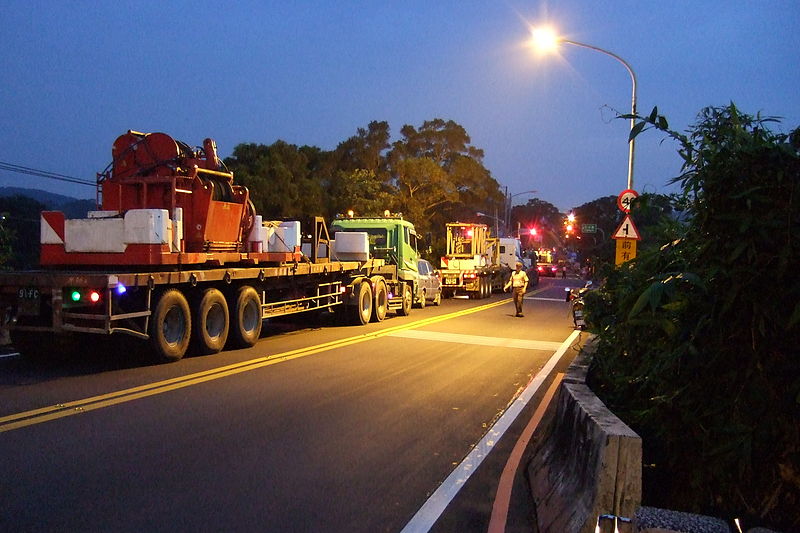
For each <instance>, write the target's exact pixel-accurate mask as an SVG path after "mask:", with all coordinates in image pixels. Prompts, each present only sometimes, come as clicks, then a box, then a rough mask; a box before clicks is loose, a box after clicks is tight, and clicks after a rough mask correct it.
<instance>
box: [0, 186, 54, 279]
mask: <svg viewBox="0 0 800 533" xmlns="http://www.w3.org/2000/svg"><path fill="white" fill-rule="evenodd" d="M44 209H45V206H44V205H42V204H41V203H39V202H37V201H36V200H33V199H32V198H28V197H27V196H20V195H15V196H7V197H0V265H3V266H5V267H6V268H10V269H12V270H26V269H30V268H33V267H35V266H37V265H38V264H39V224H40V213H41V212H42V210H44Z"/></svg>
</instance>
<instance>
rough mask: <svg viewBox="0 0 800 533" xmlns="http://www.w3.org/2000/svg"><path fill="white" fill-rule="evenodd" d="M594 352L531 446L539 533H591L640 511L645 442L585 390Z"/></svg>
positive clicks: (582, 358)
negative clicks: (601, 520)
mask: <svg viewBox="0 0 800 533" xmlns="http://www.w3.org/2000/svg"><path fill="white" fill-rule="evenodd" d="M593 347H594V344H593V342H591V341H590V342H588V343H586V345H585V346H584V349H583V350H582V352H581V354H579V355H578V357H577V358H576V360H575V361H574V362H573V364H572V365H571V366H570V368H569V370H568V371H567V375H566V376H565V378H564V381H563V382H562V384H561V387H560V389H559V393H558V395H557V398H556V400H555V401H554V402H553V403H552V404H551V405H550V407H549V411H550V413H549V416H548V419H547V420H546V422H545V425H544V427H543V428H542V430H541V431H540V434H539V435H537V436H536V437H535V440H534V442H533V444H532V448H531V453H532V455H531V460H530V462H529V463H528V467H527V473H528V479H529V482H530V486H531V494H532V497H533V500H534V503H535V506H536V515H537V521H538V526H539V531H541V532H550V531H559V532H581V533H583V532H585V533H593V532H594V531H595V527H596V526H597V523H598V517H600V516H601V515H614V516H619V517H626V518H630V519H632V518H633V517H634V514H635V513H636V510H637V509H638V508H639V506H640V505H641V499H642V441H641V438H640V437H639V436H638V435H637V434H636V433H635V432H634V431H633V430H631V429H630V428H629V427H628V426H627V425H625V423H623V422H622V421H621V420H620V419H619V418H617V417H616V416H615V415H614V414H613V413H612V412H611V411H609V410H608V409H607V408H606V406H605V405H604V404H603V403H602V402H601V401H600V400H599V399H598V398H597V397H596V396H595V395H594V393H592V391H591V390H590V389H589V387H587V386H586V383H585V381H586V372H587V369H588V365H589V361H590V360H591V356H592V354H593V352H594V350H593ZM632 527H633V526H632V524H630V523H625V524H624V527H621V528H620V531H624V530H626V529H627V530H628V531H632ZM604 529H605V528H604ZM612 530H613V529H612Z"/></svg>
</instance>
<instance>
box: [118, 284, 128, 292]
mask: <svg viewBox="0 0 800 533" xmlns="http://www.w3.org/2000/svg"><path fill="white" fill-rule="evenodd" d="M127 290H128V289H126V288H125V285H123V284H122V283H120V284H119V285H117V294H125V292H126V291H127Z"/></svg>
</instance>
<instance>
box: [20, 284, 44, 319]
mask: <svg viewBox="0 0 800 533" xmlns="http://www.w3.org/2000/svg"><path fill="white" fill-rule="evenodd" d="M17 296H18V298H19V300H18V305H19V311H18V312H19V314H20V315H38V314H39V310H40V307H41V306H40V305H39V303H40V300H41V293H40V292H39V289H37V288H36V287H20V289H19V290H18V291H17Z"/></svg>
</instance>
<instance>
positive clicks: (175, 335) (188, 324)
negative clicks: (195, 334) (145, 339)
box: [150, 289, 192, 362]
mask: <svg viewBox="0 0 800 533" xmlns="http://www.w3.org/2000/svg"><path fill="white" fill-rule="evenodd" d="M150 318H151V320H150V341H151V343H152V346H153V348H154V349H155V351H156V354H157V355H158V357H159V358H160V359H162V360H163V361H167V362H171V361H177V360H178V359H180V358H181V357H183V356H184V354H185V353H186V349H187V348H188V347H189V339H190V337H191V331H192V318H191V314H190V312H189V302H187V301H186V297H185V296H184V295H183V293H182V292H181V291H179V290H177V289H169V290H167V291H165V292H164V293H163V294H162V295H161V297H160V298H159V299H158V302H157V303H156V307H155V310H154V311H153V315H152V316H151V317H150Z"/></svg>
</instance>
